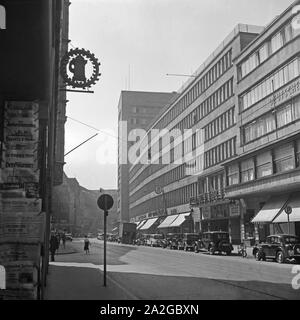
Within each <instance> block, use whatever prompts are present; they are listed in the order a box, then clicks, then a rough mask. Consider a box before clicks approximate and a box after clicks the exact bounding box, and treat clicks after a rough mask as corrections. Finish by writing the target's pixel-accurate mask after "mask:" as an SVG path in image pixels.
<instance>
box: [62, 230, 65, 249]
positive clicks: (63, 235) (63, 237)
mask: <svg viewBox="0 0 300 320" xmlns="http://www.w3.org/2000/svg"><path fill="white" fill-rule="evenodd" d="M61 240H62V243H63V247H64V249H66V234H65V233H63V234H62V236H61Z"/></svg>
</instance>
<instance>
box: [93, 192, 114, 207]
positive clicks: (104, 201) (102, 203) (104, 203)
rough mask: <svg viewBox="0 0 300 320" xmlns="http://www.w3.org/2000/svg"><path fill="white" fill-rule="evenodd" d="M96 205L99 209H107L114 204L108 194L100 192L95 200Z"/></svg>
mask: <svg viewBox="0 0 300 320" xmlns="http://www.w3.org/2000/svg"><path fill="white" fill-rule="evenodd" d="M97 205H98V207H99V208H100V209H101V210H104V211H107V210H109V209H111V208H112V206H113V205H114V199H113V198H112V196H111V195H109V194H102V195H101V196H100V197H99V198H98V200H97Z"/></svg>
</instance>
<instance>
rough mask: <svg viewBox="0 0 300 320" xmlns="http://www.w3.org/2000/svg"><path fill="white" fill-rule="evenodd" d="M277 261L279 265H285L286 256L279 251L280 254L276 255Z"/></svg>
mask: <svg viewBox="0 0 300 320" xmlns="http://www.w3.org/2000/svg"><path fill="white" fill-rule="evenodd" d="M276 261H277V262H278V263H284V254H283V252H282V251H278V252H277V253H276Z"/></svg>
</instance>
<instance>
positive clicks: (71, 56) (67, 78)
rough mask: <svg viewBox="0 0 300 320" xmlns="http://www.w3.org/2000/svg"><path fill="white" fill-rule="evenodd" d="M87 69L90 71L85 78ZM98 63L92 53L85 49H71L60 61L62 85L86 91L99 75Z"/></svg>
mask: <svg viewBox="0 0 300 320" xmlns="http://www.w3.org/2000/svg"><path fill="white" fill-rule="evenodd" d="M87 67H90V68H91V69H92V72H91V75H90V76H87V75H86V74H87ZM99 67H100V63H99V62H98V60H97V58H96V57H95V55H94V54H93V53H91V52H90V51H88V50H85V49H79V48H75V49H71V50H70V51H68V52H67V53H66V54H65V55H64V56H63V58H62V60H61V69H60V73H61V76H62V79H63V81H64V83H65V84H66V85H68V86H72V87H73V88H82V89H86V88H89V87H91V86H92V85H94V84H95V83H96V82H97V81H98V80H99V77H100V75H101V73H100V72H99Z"/></svg>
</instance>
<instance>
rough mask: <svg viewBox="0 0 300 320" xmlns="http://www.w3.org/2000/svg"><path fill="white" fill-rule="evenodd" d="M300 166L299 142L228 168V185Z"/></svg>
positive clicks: (266, 152)
mask: <svg viewBox="0 0 300 320" xmlns="http://www.w3.org/2000/svg"><path fill="white" fill-rule="evenodd" d="M299 166H300V140H297V141H294V142H291V143H288V144H285V145H282V146H280V147H277V148H275V149H273V150H268V151H265V152H263V153H260V154H258V155H256V156H254V157H251V158H249V159H247V160H243V161H241V162H239V163H236V164H233V165H231V166H229V167H228V170H227V179H228V185H229V186H230V185H235V184H239V183H244V182H248V181H252V180H255V179H259V178H263V177H266V176H270V175H272V174H276V173H280V172H285V171H289V170H292V169H295V167H299Z"/></svg>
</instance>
